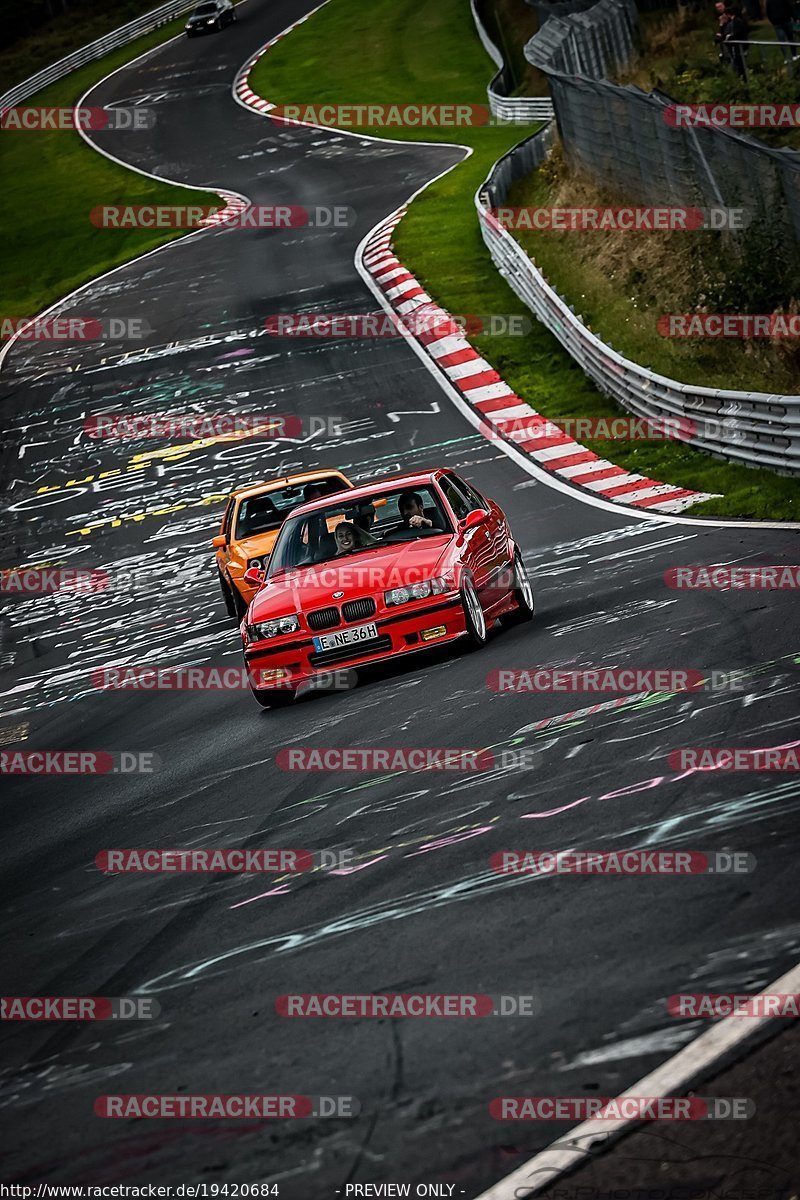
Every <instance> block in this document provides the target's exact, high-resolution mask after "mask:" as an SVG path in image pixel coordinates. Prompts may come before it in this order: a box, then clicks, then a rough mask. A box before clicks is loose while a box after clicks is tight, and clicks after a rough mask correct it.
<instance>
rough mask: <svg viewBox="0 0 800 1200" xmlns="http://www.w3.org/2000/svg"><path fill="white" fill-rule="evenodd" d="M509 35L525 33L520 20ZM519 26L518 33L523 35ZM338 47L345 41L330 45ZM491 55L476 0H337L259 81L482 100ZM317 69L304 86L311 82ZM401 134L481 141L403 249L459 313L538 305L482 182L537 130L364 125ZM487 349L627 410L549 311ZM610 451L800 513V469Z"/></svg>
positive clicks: (602, 404)
mask: <svg viewBox="0 0 800 1200" xmlns="http://www.w3.org/2000/svg"><path fill="white" fill-rule="evenodd" d="M507 33H508V36H509V37H511V36H515V32H514V30H513V29H509V30H507ZM517 36H519V35H518V34H517ZM332 47H335V53H333V52H332V50H331V48H332ZM491 74H492V64H491V61H490V60H489V58H488V57H487V56H486V54H485V52H484V51H483V48H482V46H481V44H480V41H479V40H478V38H477V35H476V34H475V31H474V28H473V25H472V21H471V17H470V13H469V8H468V6H467V4H466V2H465V0H440V3H439V4H436V5H431V4H429V3H427V0H407V2H406V3H405V4H404V5H402V6H400V5H398V4H397V3H396V0H372V3H371V4H370V5H369V6H368V7H365V6H364V5H363V3H362V0H330V3H328V4H327V5H326V6H325V7H324V8H322V9H321V10H320V11H319V12H318V13H316V14H315V15H314V16H313V17H312V18H311V19H310V20H309V21H307V22H305V24H303V25H301V26H299V28H298V29H296V30H294V31H293V32H292V34H291V35H290V36H289V37H287V38H285V39H283V40H282V41H281V42H279V43H278V44H277V45H276V46H275V47H273V48H272V49H270V50H269V51H268V53H267V54H266V55H265V56H264V57H263V58H262V59H261V60H260V62H259V63H258V65H257V66H256V68H255V69H254V71H253V73H252V74H251V77H250V84H251V87H252V88H253V90H254V91H256V92H257V93H259V94H260V95H261V96H264V97H265V98H267V99H268V100H271V101H273V102H274V103H277V104H314V105H316V104H322V103H326V104H336V103H340V104H356V103H361V104H363V103H369V102H373V103H379V102H396V103H399V102H411V103H452V102H455V101H461V102H472V103H480V102H482V101H483V98H484V96H485V88H486V83H487V81H488V79H489V78H490V76H491ZM299 80H301V81H306V80H307V81H308V83H307V84H304V85H299V84H298V81H299ZM363 132H365V133H373V134H378V135H380V136H391V137H393V138H397V139H398V140H418V139H422V140H427V141H437V140H438V141H448V142H454V141H457V142H461V143H463V144H467V145H469V146H471V148H472V150H473V154H472V155H471V157H470V158H468V159H467V160H465V161H464V162H463V163H461V164H460V165H459V166H458V167H456V168H455V169H454V170H453V171H451V172H450V173H449V174H447V175H445V176H444V177H443V178H442V179H440V180H438V181H437V182H436V183H434V184H432V185H431V186H430V187H429V188H427V189H426V191H425V192H424V193H423V194H422V195H421V196H420V197H419V198H418V199H417V200H416V201H415V202H414V204H413V205H412V206H411V208H410V210H409V212H408V215H407V216H406V217H405V219H404V220H403V221H402V222H401V224H400V226H399V227H398V229H397V232H396V235H395V245H396V248H397V253H398V255H399V257H400V258H401V259H402V261H403V262H404V263H406V264H407V265H408V267H409V269H410V270H412V271H413V272H414V273H415V274H416V275H417V277H418V278H419V279H420V281H421V282H422V283H423V284H424V286H425V287H426V289H427V290H428V291H429V292H430V294H431V295H432V296H434V297H435V298H436V300H437V301H438V302H440V303H441V304H443V305H444V306H445V307H446V308H448V309H449V310H450V311H451V312H454V313H476V314H491V313H509V314H510V313H521V314H526V315H530V314H529V311H528V309H527V308H526V307H525V306H524V305H523V304H522V302H521V301H520V300H518V299H517V297H516V296H515V294H514V293H513V292H512V291H511V289H510V288H509V287H508V286H507V285H506V284H505V283H504V281H503V280H502V278H501V277H500V275H499V274H498V272H497V271H496V269H495V267H494V265H493V263H492V261H491V259H490V257H489V254H488V252H487V250H486V248H485V246H484V244H483V241H482V239H481V236H480V232H479V229H478V222H477V219H476V215H475V208H474V203H473V195H474V192H475V190H476V189H477V187H478V186H479V185H480V183H481V182H482V181H483V180H484V178H485V177H486V175H487V174H488V172H489V169H490V167H491V166H492V164H493V163H494V162H495V161H496V159H497V158H499V157H500V156H501V155H502V154H503V153H504V152H505V151H507V150H508V149H510V147H511V146H512V145H513V144H515V143H516V142H517V141H519V140H520V138H521V137H522V136H524V132H525V131H523V130H522V129H520V128H519V127H517V128H513V127H506V128H502V127H485V126H484V127H475V128H461V129H458V130H454V129H452V128H450V129H438V130H433V129H428V128H426V129H425V130H424V131H419V130H414V129H403V130H401V131H398V132H395V130H394V129H392V130H385V129H372V130H370V129H365V130H363ZM474 341H475V344H476V346H477V347H478V348H479V350H480V352H481V354H482V355H484V357H485V358H486V359H487V360H488V361H489V362H490V363H491V364H492V365H493V366H494V367H495V368H496V370H497V371H499V372H500V374H501V375H502V376H503V378H504V379H505V380H506V381H507V382H508V383H509V384H510V385H511V387H513V388H514V390H515V391H516V392H517V393H518V395H520V396H522V397H524V399H525V400H527V401H528V402H529V403H530V404H531V405H533V407H534V408H536V409H537V410H538V411H539V412H541V413H543V414H544V415H546V416H548V417H552V418H554V419H556V420H557V419H558V417H559V416H614V415H618V413H619V409H618V408H617V406H616V405H615V404H614V403H613V402H612V401H611V400H608V399H607V398H606V397H604V396H602V395H601V394H600V393H599V392H598V391H597V389H596V388H595V387H594V385H593V384H592V383H591V382H590V381H589V380H588V379H587V378H586V376H585V375H584V374H583V372H582V371H581V370H580V368H579V367H577V366H576V364H575V363H574V362H573V360H572V359H571V358H570V357H569V355H568V354H567V353H566V352H565V351H564V350H562V349H561V347H560V345H559V344H558V342H557V341H556V340H555V338H554V337H553V336H552V335H551V334H550V333H548V332H547V330H546V329H545V328H544V327H543V326H542V325H540V324H538V322H535V321H534V322H533V328H532V330H531V332H530V333H528V334H526V335H525V336H524V337H489V336H485V337H479V338H475V339H474ZM588 444H589V446H590V448H591V449H594V450H595V451H596V452H597V453H598V454H601V455H603V457H606V458H609V457H610V458H611V459H612V461H614V462H615V463H618V464H619V465H620V466H621V467H624V468H626V469H629V470H631V471H638V472H639V473H641V474H643V475H649V476H653V477H655V478H656V479H661V480H664V481H666V482H668V483H673V484H676V485H680V486H683V487H687V488H693V489H696V490H698V491H705V492H719V493H722V496H721V498H720V499H717V500H710V501H706V502H705V503H704V504H701V505H695V506H694V507H693V509H691V510H690V511H691V512H693V513H697V514H699V515H708V516H711V515H720V516H731V517H749V518H758V519H773V520H796V519H800V480H793V479H786V478H783V477H781V476H777V475H775V474H773V473H772V472H770V471H763V470H759V471H756V470H750V469H748V468H746V467H736V466H731V465H729V464H727V463H722V462H718V461H717V460H716V459H712V458H710V457H709V456H708V455H705V454H702V453H700V452H699V451H696V450H692V449H690V448H688V447H686V446H683V445H681V444H679V443H659V442H641V441H640V442H627V443H626V442H615V443H613V445H612V444H610V443H608V442H598V443H594V444H593V443H588Z"/></svg>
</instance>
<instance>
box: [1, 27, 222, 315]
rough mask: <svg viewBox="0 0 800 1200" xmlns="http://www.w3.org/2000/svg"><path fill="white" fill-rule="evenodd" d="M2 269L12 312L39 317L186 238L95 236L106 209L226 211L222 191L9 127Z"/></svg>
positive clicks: (70, 97) (44, 94) (62, 102)
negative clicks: (96, 218) (118, 269)
mask: <svg viewBox="0 0 800 1200" xmlns="http://www.w3.org/2000/svg"><path fill="white" fill-rule="evenodd" d="M184 23H185V19H184V18H182V17H181V18H178V19H177V20H176V21H173V22H170V24H169V25H165V26H163V27H162V28H161V29H157V30H154V31H153V32H152V33H149V34H146V35H145V36H144V37H142V38H138V39H137V40H136V41H135V42H131V43H130V45H128V46H123V47H121V48H120V49H118V50H115V51H114V52H113V53H111V54H108V55H106V56H105V57H104V58H102V59H98V60H97V62H93V63H90V64H89V65H88V66H86V67H82V68H81V69H80V70H79V71H74V72H73V73H72V74H70V75H68V76H67V77H66V78H65V79H62V80H59V81H58V82H57V83H54V84H51V85H50V87H48V88H45V89H43V90H42V91H41V92H37V93H36V95H35V96H32V97H31V98H30V99H29V100H26V101H25V105H26V106H34V105H45V106H51V105H52V106H59V107H61V106H69V105H72V104H75V103H76V101H77V100H79V99H80V97H81V96H82V95H83V93H84V92H85V91H86V89H87V88H88V87H90V86H91V85H92V84H93V83H97V82H98V81H99V80H101V79H102V78H103V77H104V76H106V75H107V74H108V73H109V72H110V71H113V70H114V69H115V68H116V67H119V66H122V65H123V64H124V63H126V62H129V61H130V60H131V59H133V58H136V57H137V56H138V55H139V54H142V53H144V51H145V50H148V49H150V48H151V47H153V46H157V45H159V44H160V43H161V42H164V41H166V40H167V39H168V38H169V37H171V36H173V35H174V34H176V33H178V32H180V30H181V28H182V27H183V24H184ZM0 170H2V172H3V175H4V187H3V189H2V192H0V227H2V228H3V229H5V231H6V239H5V245H4V254H3V261H2V263H0V295H2V297H3V301H2V303H3V312H4V315H6V316H10V317H15V318H19V317H31V316H35V315H36V313H38V312H40V311H41V310H42V309H43V308H45V307H47V305H48V304H52V303H53V302H54V301H55V300H57V299H59V298H60V297H61V296H63V295H65V294H66V293H67V292H70V291H72V290H73V289H74V288H76V287H79V286H80V285H81V284H83V283H87V282H88V281H89V280H91V279H93V278H95V277H96V276H97V275H100V274H102V273H103V272H104V271H107V270H109V269H110V268H111V267H115V266H119V265H120V264H121V263H124V262H127V261H129V260H130V259H132V258H135V257H136V256H137V255H139V254H143V253H144V252H145V251H147V250H152V249H153V248H154V247H156V246H160V245H163V244H164V243H165V242H168V241H172V240H174V239H175V238H176V237H182V236H184V233H185V231H183V230H159V231H149V230H145V229H97V228H95V226H93V225H92V224H91V222H90V220H89V213H90V211H91V209H92V208H94V207H95V206H96V205H98V204H109V205H111V204H126V205H127V204H177V203H179V204H218V203H219V200H218V197H217V195H216V193H211V192H205V191H197V190H189V189H185V188H174V187H171V186H170V185H169V184H167V183H158V182H157V181H156V180H152V179H147V178H146V177H145V176H143V175H139V174H137V173H136V172H134V171H128V170H126V169H125V168H124V167H121V166H117V164H116V163H113V162H110V161H109V160H108V159H106V158H104V157H103V156H102V155H101V154H98V153H97V152H96V151H95V150H92V149H91V148H90V147H89V146H88V145H87V144H86V142H84V140H83V138H82V137H81V136H80V135H79V134H78V133H73V132H71V131H68V130H63V131H59V132H47V133H45V132H33V131H20V130H4V131H3V133H2V135H0Z"/></svg>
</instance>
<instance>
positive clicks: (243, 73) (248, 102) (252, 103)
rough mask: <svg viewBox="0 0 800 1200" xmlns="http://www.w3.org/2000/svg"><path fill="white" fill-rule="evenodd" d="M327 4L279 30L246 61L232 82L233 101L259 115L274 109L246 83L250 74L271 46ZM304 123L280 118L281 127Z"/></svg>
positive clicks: (325, 2) (319, 5)
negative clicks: (253, 110)
mask: <svg viewBox="0 0 800 1200" xmlns="http://www.w3.org/2000/svg"><path fill="white" fill-rule="evenodd" d="M327 2H328V0H324V3H322V4H318V5H317V7H316V8H312V10H311V12H307V13H306V15H305V16H304V17H300V19H299V21H294V22H293V23H292V24H291V25H287V27H286V29H283V30H281V32H280V33H279V34H277V36H276V37H274V38H272V39H271V40H270V41H269V42H265V43H264V45H263V46H262V47H261V49H260V50H257V51H256V53H255V54H254V55H253V57H252V58H250V59H248V60H247V62H246V63H245V64H244V66H243V67H242V69H241V70H240V71H239V73H238V74H237V76H236V78H235V80H234V81H233V95H234V99H236V100H238V102H239V103H240V104H243V105H244V106H245V108H253V109H255V110H256V112H260V113H268V112H269V111H270V109H273V108H275V105H274V104H273V103H272V102H271V101H270V100H264V99H263V98H262V97H261V96H257V95H256V93H255V92H254V91H253V89H252V88H251V87H250V84H249V83H248V79H249V78H250V72H251V71H252V69H253V67H254V66H255V65H256V63H257V62H258V60H259V59H260V58H261V57H262V56H263V55H264V54H266V52H267V51H268V50H269V49H270V47H271V46H274V45H275V43H276V42H279V41H280V40H281V38H285V37H286V35H287V34H289V33H291V32H292V30H293V29H297V26H298V25H302V24H303V23H304V21H307V20H308V18H309V17H313V16H314V13H316V12H319V10H320V9H321V8H324V7H325V4H327ZM305 123H306V122H304V121H291V120H289V119H287V118H281V124H283V125H304V124H305Z"/></svg>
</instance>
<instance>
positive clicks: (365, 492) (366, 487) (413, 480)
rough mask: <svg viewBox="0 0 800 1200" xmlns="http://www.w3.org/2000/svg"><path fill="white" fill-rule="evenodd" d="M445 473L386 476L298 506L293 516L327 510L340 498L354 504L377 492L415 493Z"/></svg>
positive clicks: (435, 470)
mask: <svg viewBox="0 0 800 1200" xmlns="http://www.w3.org/2000/svg"><path fill="white" fill-rule="evenodd" d="M444 472H445V468H444V467H434V468H433V469H432V470H428V471H415V472H414V473H413V474H405V475H386V476H385V477H384V478H383V479H373V480H371V481H370V482H369V483H362V484H359V485H358V486H357V487H354V488H342V490H341V491H340V492H331V493H330V495H328V496H320V498H319V500H311V501H309V503H308V504H298V505H297V508H293V509H292V516H293V517H295V516H298V515H300V514H304V513H309V512H314V511H315V509H318V508H327V507H328V505H329V504H330V503H331V502H332V501H335V500H337V499H338V497H339V496H341V497H342V500H343V501H344V499H345V498H346V499H347V503H348V504H352V503H353V502H354V501H357V500H363V499H367V498H369V497H370V496H372V495H374V494H375V492H387V491H394V490H395V489H396V488H399V487H403V488H408V490H409V491H413V490H414V489H415V488H418V487H425V486H426V485H427V484H429V483H431V482H432V481H433V480H434V479H436V478H438V477H439V476H440V475H443V474H444Z"/></svg>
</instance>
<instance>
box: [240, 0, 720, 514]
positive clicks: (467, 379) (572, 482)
mask: <svg viewBox="0 0 800 1200" xmlns="http://www.w3.org/2000/svg"><path fill="white" fill-rule="evenodd" d="M326 3H328V0H324V3H323V4H321V5H319V6H318V7H317V8H315V9H312V11H311V12H309V13H306V15H305V16H304V17H301V18H300V20H298V21H295V22H294V23H293V24H292V25H289V26H288V27H287V28H286V29H284V30H283V32H282V33H279V34H278V35H277V37H274V38H272V40H271V41H269V42H266V43H265V45H263V46H261V48H260V49H259V50H258V51H256V53H255V54H254V55H253V56H252V58H250V59H248V61H247V62H246V63H245V64H244V66H243V67H242V68H241V70H240V71H239V72H238V74H237V76H236V79H235V80H234V84H233V95H234V99H235V100H236V101H237V102H238V103H239V104H241V105H242V106H243V107H245V108H249V109H252V110H254V111H256V112H258V113H260V114H261V115H262V116H268V115H269V114H270V112H271V111H272V110H273V109H275V108H276V105H275V104H273V103H272V102H271V101H269V100H265V99H263V98H262V97H261V96H258V95H256V93H255V92H254V91H253V89H252V88H251V87H250V84H249V77H250V72H251V71H252V69H253V67H254V66H255V65H256V63H257V62H258V61H259V60H260V59H261V58H262V57H263V55H264V54H266V52H267V51H268V50H269V49H270V47H271V46H274V45H275V44H276V42H279V41H280V40H281V39H282V38H284V37H286V35H287V34H289V33H291V32H292V30H293V29H296V28H297V27H298V25H302V24H303V23H304V22H305V21H307V20H308V19H309V17H312V16H313V15H314V13H316V12H318V11H319V9H320V8H324V6H325V4H326ZM273 119H274V120H275V121H276V122H277V121H278V120H279V121H280V123H281V124H284V125H307V126H309V127H310V128H315V129H316V128H326V127H323V126H317V125H311V124H310V123H309V122H305V121H298V120H290V119H288V118H285V117H281V118H273ZM338 132H345V133H347V132H348V131H347V130H340V131H338ZM375 140H379V141H383V140H386V139H383V138H380V139H375ZM405 211H406V210H405V208H403V209H401V210H399V211H398V212H396V213H393V214H392V215H391V216H390V217H387V218H386V220H385V221H382V222H381V223H380V224H379V225H377V226H376V227H375V229H374V230H373V231H372V234H371V235H370V236H369V237H368V239H367V241H366V243H365V244H364V247H363V253H362V263H363V266H364V268H365V269H366V271H367V272H368V273H369V275H370V277H371V278H372V280H373V281H374V282H375V284H377V286H378V288H379V289H380V292H381V294H382V295H383V297H384V299H385V301H386V303H387V304H388V305H389V306H390V307H391V308H392V309H393V310H394V311H395V312H396V313H398V314H399V315H400V316H405V315H407V314H409V313H411V312H413V311H414V310H415V309H417V308H421V307H422V306H423V305H424V306H425V325H426V327H427V328H428V329H429V330H430V332H421V333H412V334H411V337H412V338H413V340H414V341H415V342H416V343H417V344H418V345H419V346H420V347H421V348H422V349H423V351H424V352H425V354H426V355H427V356H428V358H429V359H430V360H431V362H432V363H433V364H435V367H436V369H437V371H441V372H442V374H443V375H444V376H445V378H446V379H447V380H448V382H449V383H450V384H451V385H452V386H454V387H455V388H456V389H457V390H458V392H459V394H460V395H461V397H463V399H464V400H465V401H466V403H467V404H468V405H469V406H470V407H471V408H472V410H473V412H475V413H476V414H477V415H478V416H480V418H481V422H480V428H481V430H482V432H483V433H484V434H485V435H486V436H487V437H489V438H490V439H496V438H498V437H500V438H502V439H503V440H504V441H505V442H506V443H508V444H511V445H513V446H514V447H515V449H516V450H518V451H521V452H522V453H523V454H525V455H526V456H527V457H528V458H529V459H530V460H531V461H533V462H535V463H536V465H537V466H538V467H539V468H540V469H542V470H544V471H546V472H547V473H548V474H549V475H552V476H554V477H557V478H558V479H559V480H560V481H561V483H562V485H563V484H567V485H568V486H569V487H570V488H575V489H576V490H577V489H581V490H582V491H583V492H584V494H585V493H587V492H588V493H592V494H593V495H595V496H596V497H598V498H600V499H602V500H604V501H607V502H610V503H612V504H615V505H617V506H621V505H625V506H628V507H633V508H637V509H639V510H640V511H641V510H645V511H650V512H653V513H654V514H656V513H680V512H681V511H682V510H683V509H685V508H688V507H689V506H690V505H692V504H697V503H699V502H700V501H702V500H709V499H711V493H708V492H695V491H692V490H691V489H689V488H682V487H676V486H675V485H674V484H671V483H660V482H659V481H658V480H656V479H650V478H648V477H647V476H645V475H638V474H636V473H635V472H631V471H626V470H625V469H624V468H623V467H617V466H615V465H614V463H612V462H609V461H608V460H607V459H605V458H600V457H599V456H598V455H597V454H594V453H593V452H592V451H591V450H587V449H586V447H585V446H581V445H580V444H579V443H578V442H576V441H574V440H573V439H572V438H571V437H569V435H568V434H566V433H563V432H562V431H559V432H557V433H554V432H553V426H554V425H556V426H557V424H558V422H557V421H556V422H554V421H552V420H550V419H548V418H546V417H544V416H542V415H541V414H540V413H537V412H536V411H535V409H533V408H531V406H530V405H529V404H527V403H526V402H525V401H524V400H523V399H522V398H521V397H519V396H517V395H516V394H515V393H514V392H513V391H512V390H511V388H510V387H509V386H508V384H506V383H504V381H503V380H502V379H501V377H500V376H499V375H498V373H497V372H496V371H495V370H494V368H493V367H492V366H491V364H490V363H488V362H487V361H486V360H485V359H484V358H481V356H480V354H478V352H477V350H475V349H474V347H473V346H471V345H470V343H469V341H468V340H467V338H466V337H465V336H464V335H463V334H462V333H460V332H455V331H454V329H453V322H452V318H451V317H450V314H449V313H447V312H446V311H445V310H444V309H442V308H440V307H439V306H438V305H436V304H435V302H434V301H433V300H432V299H431V297H430V296H429V295H428V294H427V292H426V291H425V290H424V288H423V287H422V286H421V285H420V283H419V281H418V280H417V279H416V278H415V277H414V276H413V275H412V273H411V272H410V271H409V270H408V269H407V268H406V267H405V266H404V265H403V264H402V263H401V262H400V260H399V259H398V258H397V256H396V255H395V254H394V251H393V250H392V233H393V232H394V229H395V227H396V225H397V224H398V222H399V221H400V220H401V219H402V217H403V216H404V215H405ZM448 323H449V326H448ZM437 325H438V326H439V328H438V329H437V328H436V326H437ZM537 418H539V420H541V422H542V425H543V426H544V425H547V432H546V433H544V432H543V433H542V435H541V436H535V434H533V433H532V430H531V425H532V424H533V425H535V424H536V419H537Z"/></svg>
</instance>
